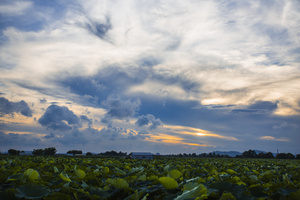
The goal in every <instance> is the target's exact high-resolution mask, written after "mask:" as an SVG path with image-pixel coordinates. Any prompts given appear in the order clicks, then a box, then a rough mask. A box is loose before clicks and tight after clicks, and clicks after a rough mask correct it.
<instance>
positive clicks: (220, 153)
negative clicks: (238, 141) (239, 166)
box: [212, 151, 242, 157]
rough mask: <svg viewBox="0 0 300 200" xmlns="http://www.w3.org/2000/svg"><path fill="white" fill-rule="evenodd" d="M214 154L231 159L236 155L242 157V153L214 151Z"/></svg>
mask: <svg viewBox="0 0 300 200" xmlns="http://www.w3.org/2000/svg"><path fill="white" fill-rule="evenodd" d="M212 153H215V154H219V155H224V156H225V155H227V156H230V157H235V156H236V155H242V153H241V152H238V151H213V152H212Z"/></svg>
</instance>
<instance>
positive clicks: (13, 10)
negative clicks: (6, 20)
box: [0, 1, 33, 15]
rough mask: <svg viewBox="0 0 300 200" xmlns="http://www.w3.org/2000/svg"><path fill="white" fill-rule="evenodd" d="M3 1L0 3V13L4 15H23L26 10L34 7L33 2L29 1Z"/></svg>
mask: <svg viewBox="0 0 300 200" xmlns="http://www.w3.org/2000/svg"><path fill="white" fill-rule="evenodd" d="M6 2H10V1H2V3H1V4H0V14H2V15H23V14H24V12H25V11H26V10H28V9H29V8H31V7H32V5H33V3H32V2H28V1H14V2H12V3H11V2H10V3H6Z"/></svg>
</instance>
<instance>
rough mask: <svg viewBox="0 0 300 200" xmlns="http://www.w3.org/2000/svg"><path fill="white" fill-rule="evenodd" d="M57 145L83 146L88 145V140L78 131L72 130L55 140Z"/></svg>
mask: <svg viewBox="0 0 300 200" xmlns="http://www.w3.org/2000/svg"><path fill="white" fill-rule="evenodd" d="M55 139H56V140H57V141H58V142H59V143H61V144H63V145H67V146H69V145H73V146H74V145H84V144H86V143H88V140H87V139H86V137H85V133H84V132H82V131H80V130H78V129H76V128H75V129H73V130H72V131H71V132H67V133H65V134H64V135H63V136H62V137H59V138H58V137H56V138H55Z"/></svg>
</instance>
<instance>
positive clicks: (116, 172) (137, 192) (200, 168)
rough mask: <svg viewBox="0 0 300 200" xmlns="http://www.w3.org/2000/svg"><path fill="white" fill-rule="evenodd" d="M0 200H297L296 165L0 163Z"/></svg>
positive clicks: (39, 159) (51, 159) (21, 159)
mask: <svg viewBox="0 0 300 200" xmlns="http://www.w3.org/2000/svg"><path fill="white" fill-rule="evenodd" d="M0 183H1V185H0V196H1V199H18V198H21V199H22V198H23V199H46V200H51V199H114V200H115V199H127V200H130V199H132V200H137V199H142V200H146V199H148V200H149V199H166V200H168V199H177V200H181V199H197V200H201V199H222V200H224V199H243V200H245V199H260V200H262V199H275V200H276V199H291V200H294V199H295V200H296V199H299V198H298V197H299V196H300V161H299V160H296V159H293V160H279V159H276V160H275V159H222V158H219V159H216V158H172V159H168V158H159V159H153V160H133V159H123V158H92V157H89V158H83V157H73V156H72V157H59V156H48V157H45V156H7V155H5V156H4V155H1V157H0Z"/></svg>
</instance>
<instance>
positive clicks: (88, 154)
mask: <svg viewBox="0 0 300 200" xmlns="http://www.w3.org/2000/svg"><path fill="white" fill-rule="evenodd" d="M85 155H87V156H92V155H93V154H92V153H91V152H87V153H86V154H85Z"/></svg>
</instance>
